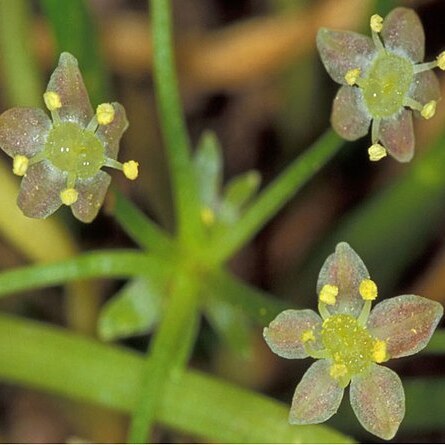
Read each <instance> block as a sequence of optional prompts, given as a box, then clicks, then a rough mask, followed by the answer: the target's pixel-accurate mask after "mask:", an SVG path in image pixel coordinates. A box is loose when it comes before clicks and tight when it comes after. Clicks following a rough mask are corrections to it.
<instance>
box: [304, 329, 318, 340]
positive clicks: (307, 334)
mask: <svg viewBox="0 0 445 445" xmlns="http://www.w3.org/2000/svg"><path fill="white" fill-rule="evenodd" d="M301 341H302V342H303V343H307V342H308V341H315V335H314V331H313V330H312V329H308V330H307V331H304V332H303V333H302V334H301Z"/></svg>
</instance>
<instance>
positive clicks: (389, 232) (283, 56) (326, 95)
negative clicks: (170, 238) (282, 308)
mask: <svg viewBox="0 0 445 445" xmlns="http://www.w3.org/2000/svg"><path fill="white" fill-rule="evenodd" d="M2 2H4V3H5V2H6V1H5V0H2ZM46 3H50V2H45V1H34V0H33V1H23V2H22V1H19V2H17V4H21V5H22V6H23V7H24V8H25V10H26V11H25V15H26V16H27V17H28V20H29V26H26V33H27V37H26V39H27V40H26V42H27V46H26V47H24V48H23V51H31V52H32V54H33V57H34V59H35V67H34V68H35V72H36V73H37V80H36V81H37V82H40V83H41V85H42V93H43V91H44V87H45V85H46V82H47V80H48V78H49V75H50V73H51V72H52V70H53V69H54V67H55V65H56V61H57V58H58V53H59V51H60V50H63V49H65V50H70V51H72V52H73V54H74V55H75V56H76V57H78V58H79V61H80V65H81V70H82V71H83V73H84V75H85V80H86V82H87V85H88V86H89V90H90V93H91V99H92V102H93V106H96V105H97V104H98V103H99V102H101V101H102V100H118V101H119V102H121V103H123V104H124V106H125V108H126V110H127V114H128V118H129V121H130V128H129V130H128V131H127V132H126V134H125V135H124V138H123V143H122V146H121V152H120V153H121V154H120V158H121V159H137V160H138V161H139V162H140V166H141V173H140V177H139V179H138V181H135V182H131V183H130V182H129V181H126V180H125V179H123V178H122V177H120V176H119V175H114V176H115V177H114V185H115V186H116V187H117V188H119V189H120V190H121V191H122V192H123V193H124V194H125V195H126V196H127V197H129V198H130V199H131V200H132V201H133V202H134V203H135V204H137V206H138V207H140V208H141V209H142V210H143V211H144V212H145V213H146V214H147V215H149V216H150V217H151V218H153V219H154V220H156V221H157V222H159V223H160V224H161V225H162V226H164V227H167V228H168V229H170V230H171V229H172V227H173V215H172V205H171V196H170V191H169V181H168V172H167V167H166V163H165V157H164V153H163V148H162V141H161V138H160V133H159V125H158V120H157V115H156V109H155V97H154V91H153V81H152V73H151V68H152V57H151V56H152V46H151V37H150V23H149V20H148V7H147V2H146V1H144V0H131V1H130V0H89V1H86V2H85V3H86V5H87V7H88V14H89V18H90V20H91V22H92V24H93V27H94V29H95V32H96V34H97V39H98V43H97V48H96V49H97V51H98V53H99V54H100V57H101V59H102V60H101V63H102V65H103V67H104V74H103V81H102V83H101V84H100V85H95V82H96V80H95V79H94V78H92V77H89V74H88V73H89V71H88V65H87V63H86V64H85V66H83V65H82V60H86V61H87V60H88V57H87V55H85V54H77V53H76V52H75V49H74V50H73V49H72V48H61V47H60V46H61V45H60V40H59V41H58V42H56V40H55V35H56V33H57V30H55V29H54V27H53V26H52V25H51V23H49V20H48V9H47V5H46ZM60 3H61V4H65V3H66V5H68V6H67V11H68V12H67V13H69V14H73V16H72V26H73V27H76V26H80V25H79V20H83V19H82V18H80V19H79V17H77V16H76V3H78V0H64V2H60ZM397 4H403V5H406V6H409V7H413V8H415V9H416V11H417V12H418V14H419V15H420V17H421V19H422V22H423V23H424V26H425V34H426V60H432V59H434V57H435V56H436V55H437V54H438V53H439V52H440V51H442V50H444V49H445V34H444V32H443V30H444V29H445V2H444V1H443V0H429V1H428V0H424V1H420V0H419V1H405V2H403V1H401V2H396V1H373V0H360V1H358V0H187V1H181V0H174V1H173V5H174V8H173V9H174V22H175V33H176V36H175V39H176V50H177V64H178V71H179V78H180V86H181V94H182V99H183V103H184V108H185V113H186V117H187V124H188V128H189V131H190V134H191V139H192V141H193V145H195V146H196V143H197V141H198V140H199V138H200V136H201V134H202V132H203V130H205V129H211V130H213V131H214V132H215V133H216V134H217V136H218V138H219V139H220V141H221V145H222V147H223V151H224V165H225V168H224V175H225V178H226V179H227V178H231V177H232V176H234V175H236V174H239V173H241V172H244V171H246V170H250V169H257V170H258V171H259V172H260V173H261V176H262V178H263V184H267V183H268V182H269V181H270V180H271V179H272V178H274V177H275V176H276V175H277V174H278V173H279V172H280V171H281V170H282V169H283V168H284V167H285V166H286V165H287V164H288V163H289V162H290V161H291V160H293V159H295V158H296V157H297V156H298V155H299V154H300V153H301V152H303V151H304V150H305V149H306V148H307V147H309V145H310V144H311V143H312V142H313V141H315V140H316V139H317V137H318V136H320V135H321V134H322V133H323V132H324V131H325V130H326V129H327V128H329V115H330V110H331V102H332V99H333V97H334V95H335V93H336V91H337V89H338V85H337V84H335V83H334V82H333V81H332V80H331V79H330V78H329V77H328V75H327V73H326V72H325V70H324V68H323V66H322V65H321V62H320V59H319V57H318V55H317V53H316V51H315V34H316V31H317V29H318V28H319V27H320V26H326V27H330V28H339V29H350V30H356V31H361V32H363V33H366V34H368V20H369V16H370V15H371V14H373V13H375V12H377V13H380V14H381V15H385V14H386V13H387V12H388V11H389V10H390V9H391V7H392V6H393V5H397ZM61 8H62V6H61ZM2 9H3V7H2V6H1V5H0V13H1V14H2V15H1V16H0V27H2V26H7V25H8V24H9V21H10V17H9V16H8V14H7V11H6V10H3V11H2ZM5 11H6V12H5ZM62 13H63V12H62ZM68 20H69V21H71V17H69V18H68ZM0 32H2V31H0ZM65 32H66V35H67V38H69V33H70V30H69V29H66V30H65ZM91 45H92V46H93V45H95V41H94V40H92V41H91ZM0 50H2V48H1V47H0ZM5 51H6V50H5ZM0 54H1V53H0ZM2 55H3V54H2ZM0 66H1V69H2V71H1V73H0V74H1V77H0V106H1V110H5V109H7V108H9V107H11V106H15V105H27V104H25V103H21V104H18V103H17V100H15V98H17V97H18V96H17V93H14V86H11V83H13V84H14V85H15V88H18V89H20V88H22V87H21V85H20V84H19V82H20V80H19V79H16V80H12V82H11V78H10V77H8V76H10V74H8V58H7V57H6V54H5V57H3V58H2V57H0ZM438 75H439V76H440V81H441V85H442V87H443V88H442V89H443V91H444V93H443V95H444V96H445V77H444V76H443V75H441V74H440V73H438ZM14 82H15V83H14ZM17 83H18V85H17ZM104 92H106V94H107V97H106V98H102V95H103V93H104ZM25 102H26V97H25ZM28 105H29V104H28ZM444 119H445V106H444V104H443V103H439V106H438V112H437V115H436V116H435V117H434V118H433V119H431V120H430V121H428V122H426V121H420V120H419V121H417V122H416V138H417V143H416V155H415V161H414V162H413V164H412V165H408V166H407V165H402V164H398V163H396V162H395V161H394V160H392V158H386V159H384V160H383V161H381V162H379V163H370V162H369V161H368V155H367V147H368V146H369V144H370V141H369V138H368V137H366V138H363V139H361V140H359V141H357V142H355V143H348V144H346V145H345V147H344V148H343V149H342V150H341V151H340V153H339V154H338V155H337V156H336V157H335V158H334V160H333V161H331V162H330V163H329V165H328V166H327V167H326V168H324V169H323V170H322V171H321V172H320V173H319V174H318V175H317V176H316V177H315V178H314V179H312V180H311V181H310V183H309V184H308V185H307V186H306V187H305V188H304V189H303V190H302V191H301V192H300V193H299V194H298V196H297V197H295V198H294V199H293V200H292V201H291V202H290V203H289V205H287V206H286V207H285V208H284V209H283V210H282V211H281V212H280V213H279V214H278V215H277V217H275V218H274V219H273V221H272V222H271V223H269V224H268V225H267V227H266V228H265V229H264V230H263V231H262V232H261V233H260V235H258V236H257V237H256V238H255V240H254V241H253V242H252V243H250V244H249V246H248V247H246V248H245V249H244V250H243V251H242V252H240V253H239V254H238V255H237V256H236V257H235V258H233V259H232V260H231V262H230V268H231V270H232V271H233V272H234V273H235V274H236V275H238V276H239V277H241V278H243V279H244V280H246V281H247V282H249V283H250V284H252V285H254V286H257V287H260V288H262V289H265V290H267V291H269V292H270V293H272V294H274V295H276V296H277V298H282V299H287V300H289V306H291V305H292V306H296V307H299V306H301V307H314V306H315V304H314V303H315V283H316V277H317V273H318V270H319V269H320V267H321V265H322V263H323V261H324V258H325V257H326V256H327V254H329V253H331V252H332V251H333V250H334V248H335V244H336V242H337V241H340V240H345V241H348V242H349V243H350V244H351V246H352V247H353V248H354V249H355V250H356V251H357V252H358V253H359V254H360V256H362V258H363V259H364V261H365V263H366V264H367V266H368V269H369V270H370V273H371V276H372V277H373V279H374V280H375V281H376V282H377V283H378V284H380V289H381V295H382V297H391V296H394V295H399V294H402V293H416V294H420V295H423V296H425V297H428V298H432V299H435V300H438V301H442V302H445V179H443V177H442V176H443V167H442V164H440V161H444V162H445V159H444V155H443V154H441V152H442V151H445V137H444V135H445V127H444V124H443V123H444ZM1 155H2V156H1V162H2V164H3V165H4V166H5V167H4V168H3V167H2V168H1V169H0V180H1V181H2V184H3V182H5V184H6V183H8V184H9V183H11V187H12V188H14V187H16V184H15V183H14V182H11V181H15V178H12V173H11V172H10V171H9V165H10V164H9V163H10V160H9V158H7V157H6V156H4V155H3V153H1ZM7 187H9V185H8V186H6V185H5V187H4V188H3V191H1V192H0V206H1V208H3V210H1V209H0V267H1V269H8V268H12V267H17V266H20V265H24V264H28V263H31V262H34V261H48V260H53V259H57V258H61V257H64V256H69V255H71V254H74V253H75V252H80V251H87V250H91V249H97V248H119V247H132V246H134V244H133V243H132V241H131V240H130V239H129V238H127V237H126V235H125V234H124V233H123V232H122V230H121V229H120V227H119V225H118V224H117V222H115V221H114V219H113V218H112V217H111V216H110V215H109V214H108V213H107V208H106V207H107V206H105V210H103V211H102V212H101V213H100V215H99V217H98V218H97V219H96V220H95V221H94V222H93V223H92V224H90V225H82V224H81V223H78V222H77V221H76V220H74V219H73V218H72V217H71V215H70V212H69V211H65V210H62V211H61V212H59V213H58V215H57V216H56V217H53V219H54V222H53V223H50V224H54V225H55V226H54V227H53V226H51V228H49V229H48V230H49V231H51V230H55V231H56V232H57V233H59V235H60V234H61V236H62V237H63V239H64V240H65V243H66V245H64V246H62V247H61V246H59V245H57V246H54V247H53V250H51V249H48V250H45V251H43V250H44V249H41V248H39V247H38V246H37V247H35V246H31V245H30V244H29V242H27V241H24V240H23V238H33V235H32V234H33V233H34V232H33V231H34V228H32V227H35V226H32V225H28V222H27V221H22V219H23V220H24V218H22V217H21V216H20V214H19V213H15V212H16V210H15V209H14V201H15V196H16V195H15V194H13V195H11V194H10V193H8V192H7V191H6V190H7ZM8 190H9V189H8ZM108 205H112V203H108ZM11 206H12V207H11ZM7 209H11V210H10V211H9V210H7ZM22 223H23V227H24V228H23V229H20V230H22V231H21V232H20V233H19V234H17V232H16V226H20V227H22V226H21V224H22ZM57 249H59V250H57ZM80 285H82V284H80ZM122 285H123V283H122V282H116V281H113V282H111V281H103V282H102V281H99V280H97V281H95V282H94V283H90V284H88V289H89V290H88V293H89V294H90V295H91V294H94V298H89V299H88V301H87V298H85V299H84V300H83V301H79V299H75V298H74V299H70V297H69V295H68V297H67V299H66V300H64V299H62V298H61V295H62V294H64V293H66V292H68V293H69V292H75V291H76V290H75V289H71V290H70V289H68V290H64V289H61V288H54V289H45V290H43V291H36V292H30V293H27V294H26V295H21V296H18V297H14V298H9V299H6V300H2V301H1V303H0V305H1V308H2V310H4V311H11V312H14V313H17V314H21V315H25V316H27V317H30V318H35V319H38V320H42V321H48V322H50V323H53V324H59V325H64V326H69V327H70V328H73V329H78V330H80V331H83V332H84V333H85V334H86V335H96V328H95V326H96V320H97V316H98V311H99V308H100V306H101V305H102V304H103V302H105V301H106V300H107V299H109V298H110V297H111V296H112V295H113V294H114V293H115V292H116V291H117V290H119V289H120V287H121V286H122ZM43 296H44V298H42V297H43ZM246 336H247V337H246ZM148 341H149V337H148V335H145V336H139V337H136V338H131V339H129V340H127V341H125V342H123V343H124V344H125V345H127V346H128V347H132V348H136V349H139V350H141V351H142V350H145V349H146V345H147V343H148ZM245 346H246V347H245V348H244V347H243V348H233V347H230V346H229V345H227V344H224V343H223V342H221V341H220V340H219V339H218V338H217V337H216V335H215V334H214V331H213V330H212V329H211V327H210V326H209V325H208V323H207V321H206V320H203V324H202V331H201V334H200V337H199V339H198V343H197V345H196V351H195V354H194V358H193V365H194V366H196V367H197V368H199V369H203V370H205V371H209V372H212V373H215V374H216V375H219V376H221V377H224V378H226V379H229V380H231V381H233V382H237V383H240V384H241V385H244V386H248V387H250V388H253V389H255V390H258V391H261V392H264V393H267V394H269V395H271V396H273V397H275V398H278V399H280V400H282V401H283V402H286V403H289V402H290V400H291V397H292V393H293V391H294V388H295V386H296V384H297V383H298V381H299V380H300V378H301V376H302V374H303V373H304V371H305V369H306V368H307V365H308V363H307V361H304V362H303V361H302V362H301V363H300V361H289V362H288V361H286V360H283V359H280V358H279V357H277V356H275V355H273V354H272V353H271V352H270V351H269V350H268V348H267V346H266V345H265V344H264V342H263V340H262V336H261V330H260V329H258V328H253V327H252V328H249V329H248V330H247V334H245ZM54 359H55V360H56V359H57V358H56V357H55V358H54ZM49 366H50V364H49ZM390 366H391V367H392V368H393V369H395V370H396V371H397V372H398V373H399V375H401V377H402V380H403V379H405V378H407V377H413V376H417V377H419V376H420V377H425V378H434V377H438V376H440V375H444V373H445V363H444V362H443V360H441V358H440V357H431V356H428V355H422V356H418V357H416V358H414V359H403V360H398V361H397V362H396V363H394V364H393V363H391V364H390ZM344 405H347V404H346V403H345V404H344ZM411 408H413V407H412V406H409V405H408V409H409V410H410V409H411ZM348 410H349V408H347V407H346V406H345V407H342V414H339V415H337V416H336V417H334V419H333V420H332V421H330V423H331V424H332V425H333V426H334V427H338V428H340V429H341V430H342V431H344V432H346V433H348V434H352V435H354V437H356V438H357V439H359V440H365V441H375V440H376V439H375V438H374V437H372V436H370V435H367V434H366V433H365V432H364V431H363V430H362V429H360V427H359V426H358V422H357V421H356V420H355V418H352V417H351V416H350V413H349V411H348ZM414 415H415V411H411V416H414ZM414 424H415V423H414ZM126 425H127V424H126V419H125V418H124V417H123V416H120V415H118V414H116V413H113V412H109V411H105V410H100V409H98V408H97V407H92V406H87V405H80V404H78V403H74V402H68V401H66V400H62V399H58V398H56V397H51V396H48V395H45V394H42V393H39V392H35V391H29V390H25V389H21V388H17V387H13V386H9V385H1V386H0V440H1V441H5V442H71V443H76V442H82V441H93V442H122V441H123V440H125V432H126ZM410 425H411V426H410ZM412 425H413V423H409V422H408V425H407V426H404V425H403V424H402V429H401V432H400V433H399V434H398V435H397V437H396V440H394V441H395V442H444V441H445V423H444V424H442V425H440V424H437V425H433V424H432V425H428V426H426V427H424V428H423V429H420V430H418V429H417V427H413V426H412ZM156 434H157V437H156V440H158V441H163V442H181V441H182V442H183V441H187V442H190V441H193V440H194V439H193V438H192V437H184V436H182V435H180V434H179V433H177V432H173V431H167V430H165V429H159V430H158V431H157V432H156Z"/></svg>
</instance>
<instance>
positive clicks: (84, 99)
mask: <svg viewBox="0 0 445 445" xmlns="http://www.w3.org/2000/svg"><path fill="white" fill-rule="evenodd" d="M46 91H54V92H55V93H58V94H59V95H60V99H61V102H62V107H61V108H59V109H58V110H57V111H58V112H59V115H60V117H61V119H63V120H69V121H75V122H78V123H79V124H81V125H83V126H86V125H87V124H88V123H89V122H90V120H91V118H92V117H93V108H92V107H91V103H90V99H89V97H88V92H87V90H86V88H85V84H84V83H83V78H82V74H81V73H80V70H79V66H78V63H77V59H76V58H75V57H74V56H72V55H71V54H70V53H62V54H61V55H60V59H59V64H58V65H57V68H56V69H55V70H54V72H53V73H52V75H51V78H50V80H49V83H48V87H47V88H46Z"/></svg>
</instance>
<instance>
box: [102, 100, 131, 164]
mask: <svg viewBox="0 0 445 445" xmlns="http://www.w3.org/2000/svg"><path fill="white" fill-rule="evenodd" d="M111 105H113V107H114V112H115V115H114V119H113V121H112V122H111V123H109V124H108V125H99V128H98V129H97V132H96V136H97V137H98V138H99V139H100V140H101V142H102V143H103V144H104V145H105V155H106V156H108V157H109V158H111V159H116V158H117V154H118V152H119V142H120V140H121V137H122V135H123V133H124V131H125V130H126V129H127V128H128V120H127V115H126V113H125V108H124V107H123V106H122V105H121V104H120V103H118V102H113V103H112V104H111Z"/></svg>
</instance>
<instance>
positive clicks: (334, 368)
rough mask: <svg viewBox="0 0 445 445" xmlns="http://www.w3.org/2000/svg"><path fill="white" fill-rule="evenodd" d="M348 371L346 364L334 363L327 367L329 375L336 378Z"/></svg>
mask: <svg viewBox="0 0 445 445" xmlns="http://www.w3.org/2000/svg"><path fill="white" fill-rule="evenodd" d="M347 373H348V368H347V367H346V365H343V364H340V363H334V364H333V365H331V367H330V369H329V375H330V376H331V377H332V378H333V379H338V378H340V377H343V376H345V375H346V374H347Z"/></svg>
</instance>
